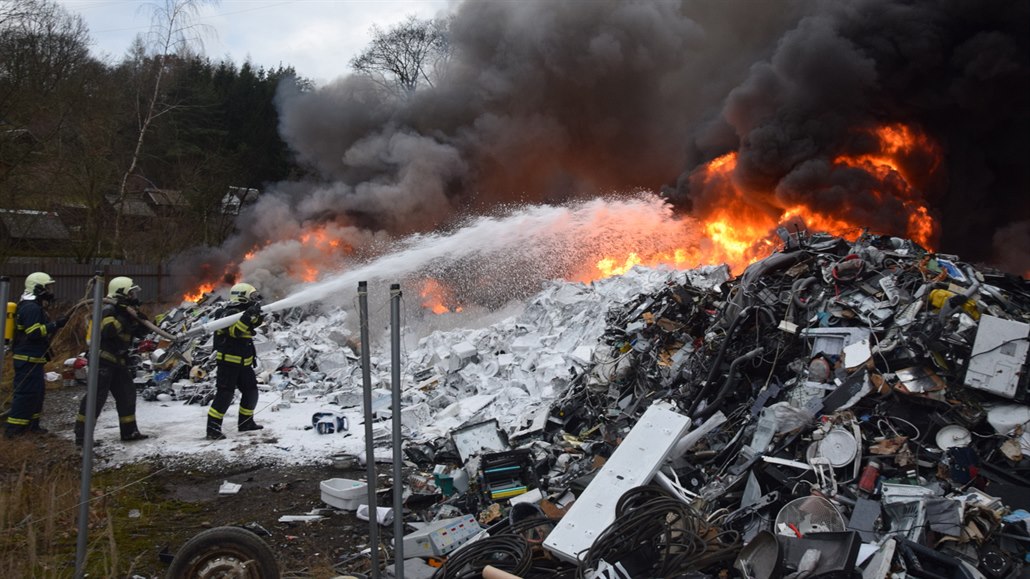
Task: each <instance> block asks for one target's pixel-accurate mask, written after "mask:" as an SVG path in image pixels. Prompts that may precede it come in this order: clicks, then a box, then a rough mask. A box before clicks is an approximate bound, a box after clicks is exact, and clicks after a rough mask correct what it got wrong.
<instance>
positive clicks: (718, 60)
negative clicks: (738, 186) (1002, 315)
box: [204, 0, 1030, 276]
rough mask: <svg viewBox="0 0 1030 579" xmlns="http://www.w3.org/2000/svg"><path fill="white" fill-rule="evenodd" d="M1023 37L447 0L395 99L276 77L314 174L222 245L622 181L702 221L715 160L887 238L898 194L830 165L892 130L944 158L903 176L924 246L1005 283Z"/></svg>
mask: <svg viewBox="0 0 1030 579" xmlns="http://www.w3.org/2000/svg"><path fill="white" fill-rule="evenodd" d="M1028 38H1030V2H1027V1H1026V0H1017V1H1009V0H975V1H973V0H949V1H947V2H941V1H938V0H925V1H919V2H916V1H899V0H860V1H853V2H820V1H787V2H756V1H754V0H724V1H719V2H710V1H707V0H699V1H641V2H630V1H626V0H591V1H580V2H554V1H550V0H524V1H520V2H493V1H465V2H463V3H461V4H460V5H458V6H457V8H456V9H455V11H454V13H453V15H452V21H451V26H450V42H451V46H452V47H453V53H452V55H451V58H450V60H449V63H448V65H447V67H446V68H445V69H443V70H441V71H440V72H441V74H440V76H439V77H438V78H437V82H436V84H435V85H434V86H433V87H431V88H428V87H427V88H423V89H420V90H419V91H417V92H416V93H415V94H414V95H412V96H411V97H410V98H404V99H401V98H396V97H392V96H390V95H386V94H384V92H383V91H381V90H379V88H378V87H377V86H376V85H375V84H374V83H372V82H370V81H369V80H367V79H364V78H362V77H359V76H353V75H351V76H345V77H341V78H340V79H338V80H336V81H335V82H333V83H331V84H329V85H327V86H325V87H321V88H319V89H317V90H314V91H312V92H299V91H297V90H295V89H292V88H290V87H284V89H283V90H282V91H281V94H280V113H281V119H282V121H281V133H282V135H283V137H284V139H285V140H286V141H287V142H288V143H289V144H290V146H291V147H292V149H293V150H294V151H295V153H296V155H297V159H298V160H299V161H300V162H301V163H303V164H304V165H305V166H307V167H309V168H310V170H311V173H312V174H313V175H316V176H317V177H316V178H315V179H308V180H304V181H294V182H288V183H278V184H274V185H271V186H270V187H269V188H268V189H267V190H266V193H265V195H264V197H263V199H262V200H261V201H260V202H259V204H258V206H257V207H256V208H255V209H254V210H253V211H251V212H249V213H248V214H247V215H246V216H245V219H244V220H243V221H241V234H240V235H239V236H238V237H237V238H235V239H234V240H232V241H231V242H230V243H229V244H228V245H227V246H226V247H223V248H222V249H221V251H222V252H223V253H224V254H225V255H227V256H232V255H235V256H237V258H238V256H239V255H242V252H244V251H246V250H248V249H249V248H251V247H252V246H254V245H255V244H266V243H268V242H272V241H276V240H287V239H291V238H295V236H296V235H297V233H298V232H299V231H301V230H303V229H305V228H307V227H309V226H311V225H312V224H327V223H328V224H333V225H334V226H335V227H336V228H337V229H338V230H340V231H346V232H347V233H346V236H347V239H348V244H349V245H351V246H355V247H359V248H361V247H365V246H366V245H367V244H370V243H372V241H374V240H381V239H383V238H394V237H396V236H400V235H405V234H408V233H412V232H421V231H430V230H437V229H439V228H443V227H446V226H447V225H448V224H450V223H452V222H453V220H454V219H455V218H456V217H464V216H467V215H470V214H477V213H483V212H489V211H490V210H491V209H492V208H494V207H496V206H498V205H502V204H510V203H517V202H533V203H553V202H561V201H565V200H570V199H575V198H581V197H584V196H593V195H597V194H599V193H605V194H608V193H612V192H621V191H633V190H637V189H640V188H645V189H650V190H654V191H659V190H663V191H664V192H665V193H666V195H668V197H669V199H670V200H671V201H672V202H674V203H675V204H676V205H677V206H679V207H681V208H682V210H684V211H687V212H690V211H698V208H699V207H704V206H705V205H711V204H717V203H718V199H712V198H711V197H710V195H711V192H709V191H706V190H704V189H703V188H701V187H698V185H697V183H698V180H692V179H690V175H691V174H692V173H693V172H695V170H696V169H697V168H698V167H701V166H703V165H704V164H705V163H706V162H708V161H710V160H711V159H713V158H715V157H717V156H719V155H722V154H724V153H726V152H729V151H738V152H739V162H738V166H737V169H736V173H735V179H736V180H738V181H739V182H740V183H742V184H745V185H746V186H747V187H748V188H749V189H753V190H761V191H768V192H769V194H770V195H776V196H779V197H781V198H782V199H785V200H805V201H806V202H809V203H810V204H812V205H813V206H815V207H818V208H824V209H827V210H830V211H831V212H832V211H833V210H834V209H840V208H841V207H843V206H844V205H847V206H849V207H859V208H861V209H860V210H861V213H860V215H859V216H860V217H862V218H863V219H867V220H869V221H870V223H869V225H870V227H872V228H874V229H877V228H881V229H888V230H890V229H897V228H899V227H901V226H902V225H903V224H902V223H901V221H900V219H899V215H901V213H900V212H899V211H898V207H897V206H896V204H895V205H892V204H891V203H869V202H867V201H866V202H863V199H864V198H865V197H864V196H867V194H868V189H869V188H870V187H872V186H874V184H873V183H870V179H869V178H868V175H862V174H861V172H860V171H841V170H833V169H832V167H830V161H831V160H832V159H834V158H835V157H836V156H837V155H839V154H842V153H849V152H850V153H855V152H861V150H862V149H863V147H865V146H867V143H866V142H865V141H863V135H868V133H867V132H863V129H868V128H871V127H875V126H879V125H883V124H888V123H905V124H909V125H911V126H913V127H915V128H916V129H918V130H920V131H922V132H923V133H925V134H926V135H927V136H929V137H930V138H931V139H932V140H933V141H934V142H935V143H937V145H938V147H939V150H940V151H941V153H942V155H943V161H942V163H943V164H942V166H941V167H939V168H938V169H937V170H936V171H935V172H934V177H933V178H932V179H926V180H925V182H922V181H921V182H919V183H917V184H918V186H919V188H920V191H921V195H922V196H923V198H924V199H925V200H926V202H927V203H928V204H929V206H930V208H931V212H932V213H933V215H934V217H935V218H936V219H938V220H939V221H940V223H941V225H942V229H941V231H942V236H941V239H940V242H939V249H940V250H941V251H946V252H952V253H957V254H959V255H960V256H962V257H963V258H964V259H968V260H979V261H989V262H990V261H993V262H994V263H995V264H997V265H999V266H1001V267H1003V268H1006V269H1008V270H1009V271H1013V272H1017V273H1023V272H1025V271H1030V257H1028V248H1030V244H1028V243H1027V241H1030V240H1028V239H1027V237H1026V233H1027V231H1028V229H1030V196H1028V195H1027V192H1028V186H1030V179H1028V177H1030V175H1028V172H1030V169H1028V164H1027V163H1025V162H1024V160H1023V157H1025V153H1024V151H1026V150H1030V147H1028V146H1027V145H1030V143H1028V140H1030V126H1028V125H1030V123H1028V117H1030V106H1028V105H1030V74H1028V71H1030V66H1028V55H1030V42H1028ZM301 72H302V71H301ZM910 162H911V163H912V167H911V168H914V169H920V168H926V166H927V163H928V161H927V160H926V159H919V158H916V159H911V160H910ZM883 232H884V233H901V232H899V231H883ZM1016 246H1018V248H1017V247H1016ZM267 255H268V258H267V260H266V262H264V263H256V264H252V267H253V268H259V269H260V270H261V271H263V272H266V273H267V274H268V275H271V276H275V275H276V271H277V270H276V265H275V264H274V263H272V262H273V261H274V260H277V259H284V256H283V252H282V251H280V252H274V251H270V252H268V254H267ZM273 255H274V256H275V257H274V258H273V257H272V256H273ZM212 257H216V255H215V252H210V253H207V254H205V255H204V258H205V259H211V258H212ZM257 259H259V260H260V259H262V258H261V257H260V256H259V257H258V258H257Z"/></svg>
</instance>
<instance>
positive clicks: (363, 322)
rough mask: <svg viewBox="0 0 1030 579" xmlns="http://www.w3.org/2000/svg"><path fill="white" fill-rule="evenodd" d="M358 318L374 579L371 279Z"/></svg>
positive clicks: (362, 285) (363, 285)
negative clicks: (369, 291)
mask: <svg viewBox="0 0 1030 579" xmlns="http://www.w3.org/2000/svg"><path fill="white" fill-rule="evenodd" d="M358 319H359V320H360V324H359V325H360V326H361V385H362V390H363V391H364V393H365V467H366V475H365V476H366V477H367V478H368V544H369V545H370V546H371V549H370V551H371V553H372V572H371V573H370V574H369V576H370V577H372V579H379V517H378V515H377V514H376V506H377V501H376V457H375V444H374V443H373V441H372V361H371V358H372V354H371V352H370V351H369V347H370V346H369V345H368V342H369V340H368V282H367V281H359V282H358Z"/></svg>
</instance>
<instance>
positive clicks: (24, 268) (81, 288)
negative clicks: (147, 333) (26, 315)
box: [0, 262, 184, 304]
mask: <svg viewBox="0 0 1030 579" xmlns="http://www.w3.org/2000/svg"><path fill="white" fill-rule="evenodd" d="M34 271H45V272H46V273H48V274H50V276H51V277H53V278H54V280H55V281H56V282H57V283H55V284H54V294H55V295H56V296H57V301H58V302H61V303H71V302H76V301H79V300H81V299H82V298H84V297H92V294H90V295H89V296H87V295H86V290H87V288H88V284H89V281H90V279H92V278H93V276H94V275H95V274H96V272H98V271H99V272H100V275H102V276H103V277H104V284H105V286H104V293H105V294H106V292H107V286H106V284H107V282H109V281H111V278H114V277H117V276H120V275H124V276H128V277H131V278H132V281H133V282H135V283H136V285H138V286H139V287H140V299H141V300H142V301H143V302H144V303H152V304H178V303H179V302H180V301H181V300H182V291H183V285H182V284H183V282H184V280H182V279H173V277H172V275H171V274H170V273H169V271H168V266H166V265H133V264H116V265H100V266H97V265H90V264H82V263H46V262H43V263H8V264H5V265H2V266H0V275H5V276H7V277H9V278H11V285H10V299H11V301H18V296H20V295H21V293H22V291H23V290H24V289H25V276H27V275H29V274H30V273H32V272H34Z"/></svg>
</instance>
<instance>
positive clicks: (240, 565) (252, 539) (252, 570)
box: [166, 527, 279, 579]
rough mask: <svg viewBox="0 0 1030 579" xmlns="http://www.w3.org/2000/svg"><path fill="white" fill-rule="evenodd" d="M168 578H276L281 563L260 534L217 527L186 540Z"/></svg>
mask: <svg viewBox="0 0 1030 579" xmlns="http://www.w3.org/2000/svg"><path fill="white" fill-rule="evenodd" d="M166 577H167V578H168V579H215V578H220V579H221V578H225V579H228V578H232V579H277V578H278V577H279V565H278V563H276V561H275V555H274V554H273V553H272V550H271V549H269V548H268V545H267V544H265V542H264V541H262V540H261V537H258V536H257V535H255V534H254V533H252V532H251V531H248V530H247V529H243V528H240V527H216V528H214V529H208V530H206V531H204V532H202V533H199V534H197V535H194V536H193V538H191V539H190V540H189V541H186V543H185V544H184V545H183V546H182V547H181V548H180V549H179V551H178V552H177V553H176V554H175V558H173V559H172V565H171V567H169V568H168V575H167V576H166Z"/></svg>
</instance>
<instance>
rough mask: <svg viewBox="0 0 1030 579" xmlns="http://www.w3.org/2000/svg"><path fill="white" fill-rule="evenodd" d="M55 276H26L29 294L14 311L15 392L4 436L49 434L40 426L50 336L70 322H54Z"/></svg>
mask: <svg viewBox="0 0 1030 579" xmlns="http://www.w3.org/2000/svg"><path fill="white" fill-rule="evenodd" d="M53 285H54V278H52V277H50V275H48V274H46V273H43V272H41V271H37V272H35V273H31V274H29V275H28V276H27V277H26V278H25V293H23V294H22V296H21V299H20V300H19V301H18V305H17V307H16V308H15V310H14V338H13V339H12V340H11V352H12V353H13V355H14V356H13V357H14V382H13V385H14V395H13V397H12V401H11V410H10V412H9V413H8V414H7V427H6V428H5V429H4V435H5V436H6V437H8V438H13V437H15V436H18V435H21V434H25V433H26V432H29V433H36V434H45V433H46V432H47V429H45V428H43V427H42V426H40V425H39V418H40V416H41V415H42V414H43V398H44V397H45V396H46V382H45V380H44V372H43V365H44V364H46V362H47V361H48V360H50V339H51V338H52V337H53V336H54V333H55V332H56V331H57V330H58V329H60V328H63V327H64V326H65V324H67V323H68V317H67V316H64V317H61V318H59V319H58V320H57V321H53V322H52V321H50V317H49V316H48V315H47V307H48V306H50V304H52V303H53V302H54V294H53Z"/></svg>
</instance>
